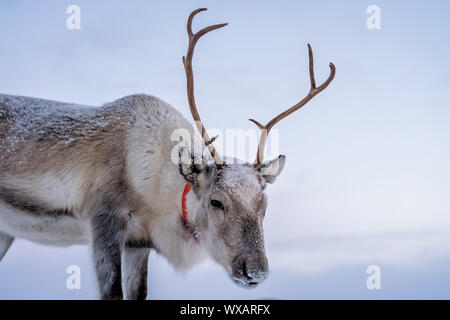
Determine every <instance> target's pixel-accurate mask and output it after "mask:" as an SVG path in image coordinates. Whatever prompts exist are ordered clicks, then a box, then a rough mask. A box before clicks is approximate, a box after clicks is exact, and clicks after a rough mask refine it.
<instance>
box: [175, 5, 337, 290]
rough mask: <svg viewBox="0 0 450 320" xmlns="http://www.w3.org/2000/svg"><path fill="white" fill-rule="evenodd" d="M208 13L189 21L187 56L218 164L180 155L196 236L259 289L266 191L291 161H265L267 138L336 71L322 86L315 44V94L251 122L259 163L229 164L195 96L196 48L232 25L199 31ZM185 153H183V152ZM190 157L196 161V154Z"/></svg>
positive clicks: (236, 276)
mask: <svg viewBox="0 0 450 320" xmlns="http://www.w3.org/2000/svg"><path fill="white" fill-rule="evenodd" d="M204 10H206V9H204V8H203V9H197V10H195V11H193V12H192V13H191V14H190V16H189V18H188V23H187V32H188V36H189V46H188V51H187V54H186V56H185V57H183V64H184V68H185V71H186V79H187V95H188V101H189V106H190V110H191V113H192V116H193V118H194V121H195V125H196V127H197V129H198V131H199V132H200V134H201V136H202V137H203V140H204V145H205V146H206V147H207V149H208V151H209V154H210V155H211V157H212V160H214V164H213V165H212V166H211V165H207V164H205V162H202V161H191V162H186V161H183V160H182V158H183V157H180V159H181V161H180V171H181V173H182V174H183V176H184V177H185V179H186V180H187V181H188V182H189V183H190V184H191V185H192V186H193V188H194V192H195V194H196V196H197V198H198V199H199V203H200V205H199V206H198V208H199V209H198V210H197V212H196V214H195V221H193V226H191V227H192V228H194V229H195V230H194V233H197V234H198V235H199V241H201V242H202V244H203V245H204V246H205V247H206V248H207V250H208V252H209V253H210V255H211V256H212V258H213V259H214V260H215V261H216V262H218V263H219V264H220V265H222V266H223V267H224V268H225V269H226V270H227V271H228V273H229V275H230V277H231V278H232V279H233V280H234V281H235V282H236V283H237V284H240V285H242V286H245V287H253V286H256V285H257V284H258V283H260V282H261V281H263V280H264V279H265V278H266V277H267V274H268V262H267V258H266V254H265V249H264V238H263V226H262V225H263V219H264V215H265V211H266V207H267V196H266V194H265V193H264V189H265V187H266V185H267V183H273V182H274V181H275V179H276V177H277V176H278V175H279V174H280V173H281V171H282V170H283V167H284V163H285V156H279V157H278V158H276V159H274V160H272V161H269V162H266V163H264V162H263V155H264V147H265V144H266V140H267V136H268V134H269V131H270V129H271V128H272V127H273V126H274V125H275V124H276V123H277V122H279V121H280V120H281V119H283V118H285V117H287V116H288V115H290V114H291V113H293V112H295V111H296V110H298V109H299V108H301V107H302V106H304V105H305V104H306V103H307V102H308V101H309V100H311V99H312V98H313V97H314V96H315V95H317V94H318V93H319V92H321V91H322V90H324V89H325V88H326V87H327V86H328V85H329V84H330V83H331V81H332V80H333V78H334V75H335V72H336V70H335V67H334V65H333V64H332V63H330V69H331V73H330V76H329V77H328V79H327V80H326V81H325V82H324V83H323V84H322V85H320V86H319V87H316V82H315V78H314V66H313V55H312V50H311V46H310V45H309V44H308V53H309V73H310V83H311V89H310V91H309V93H308V94H307V95H306V96H305V98H303V99H302V100H301V101H300V102H298V103H297V104H296V105H294V106H292V107H291V108H289V109H287V110H286V111H284V112H282V113H280V114H279V115H278V116H276V117H275V118H273V119H272V120H271V121H269V122H268V123H267V124H266V125H262V124H261V123H259V122H258V121H256V120H253V119H250V121H252V122H253V123H255V124H256V125H257V126H258V128H259V129H260V130H261V134H260V141H259V145H258V151H257V156H256V160H255V162H254V163H253V164H242V163H241V164H239V163H237V161H236V160H235V159H230V160H229V159H227V161H226V162H224V161H223V160H222V158H221V157H220V155H219V154H218V153H217V152H216V150H215V148H214V146H213V143H212V142H213V141H214V139H215V138H212V139H211V138H210V137H209V136H208V133H207V132H206V129H205V127H204V126H203V123H202V121H201V119H200V115H199V113H198V111H197V107H196V103H195V97H194V75H193V70H192V57H193V53H194V48H195V45H196V43H197V41H198V40H199V39H200V37H202V36H203V35H204V34H206V33H208V32H210V31H212V30H215V29H218V28H222V27H224V26H226V25H227V24H226V23H225V24H218V25H213V26H209V27H206V28H204V29H202V30H200V31H198V32H197V33H193V32H192V21H193V18H194V16H195V15H196V14H197V13H199V12H201V11H204ZM180 155H183V154H182V153H180ZM189 157H191V160H192V159H193V156H192V155H191V154H189ZM184 159H186V158H184Z"/></svg>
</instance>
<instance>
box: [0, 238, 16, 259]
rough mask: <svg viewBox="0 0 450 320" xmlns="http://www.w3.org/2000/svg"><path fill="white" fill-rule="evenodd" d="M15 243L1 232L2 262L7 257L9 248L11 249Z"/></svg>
mask: <svg viewBox="0 0 450 320" xmlns="http://www.w3.org/2000/svg"><path fill="white" fill-rule="evenodd" d="M13 241H14V238H13V237H11V236H8V235H7V234H4V233H1V232H0V261H1V260H2V258H3V257H4V256H5V254H6V252H7V251H8V249H9V247H11V244H12V243H13Z"/></svg>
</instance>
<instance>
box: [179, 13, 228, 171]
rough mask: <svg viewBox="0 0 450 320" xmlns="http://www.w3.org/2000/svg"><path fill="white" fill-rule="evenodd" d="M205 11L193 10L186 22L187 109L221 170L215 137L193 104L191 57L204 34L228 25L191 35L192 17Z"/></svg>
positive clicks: (213, 26) (218, 25) (222, 163)
mask: <svg viewBox="0 0 450 320" xmlns="http://www.w3.org/2000/svg"><path fill="white" fill-rule="evenodd" d="M205 10H207V9H206V8H200V9H197V10H194V11H192V12H191V14H190V15H189V18H188V21H187V33H188V36H189V45H188V50H187V53H186V56H183V65H184V69H185V72H186V82H187V96H188V101H189V107H190V109H191V114H192V117H193V118H194V121H195V125H196V127H197V129H198V131H199V132H200V134H201V135H202V137H203V140H204V141H205V145H206V147H207V148H208V150H209V153H210V154H211V156H212V157H213V159H214V162H215V164H216V166H217V168H218V169H221V168H222V167H223V166H224V165H225V163H224V162H223V160H222V158H221V157H220V155H219V153H218V152H216V150H215V148H214V145H213V144H212V143H213V142H214V140H215V139H216V137H214V138H213V139H211V138H210V137H209V135H208V133H207V132H206V129H205V127H204V126H203V123H202V120H201V119H200V114H199V113H198V110H197V106H196V103H195V96H194V72H193V70H192V57H193V55H194V48H195V45H196V44H197V41H198V40H199V39H200V38H201V37H202V36H203V35H205V34H206V33H208V32H210V31H213V30H216V29H219V28H222V27H225V26H226V25H227V24H228V23H222V24H215V25H212V26H209V27H206V28H203V29H201V30H200V31H198V32H196V33H193V32H192V21H193V20H194V17H195V15H196V14H197V13H199V12H201V11H205Z"/></svg>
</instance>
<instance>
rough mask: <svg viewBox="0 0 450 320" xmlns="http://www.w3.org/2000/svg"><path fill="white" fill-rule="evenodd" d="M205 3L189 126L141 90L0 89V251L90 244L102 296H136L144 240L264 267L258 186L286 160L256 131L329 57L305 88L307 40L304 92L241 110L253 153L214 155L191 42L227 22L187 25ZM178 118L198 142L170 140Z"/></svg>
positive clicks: (181, 261) (245, 281)
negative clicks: (259, 110) (95, 100)
mask: <svg viewBox="0 0 450 320" xmlns="http://www.w3.org/2000/svg"><path fill="white" fill-rule="evenodd" d="M204 10H206V9H203V8H202V9H197V10H195V11H193V12H192V13H191V14H190V16H189V18H188V21H187V33H188V37H189V45H188V50H187V54H186V56H185V57H183V65H184V68H185V72H186V79H187V97H188V101H189V106H190V111H191V113H192V116H193V119H194V120H195V126H196V128H197V131H198V132H197V131H196V130H194V127H193V126H192V125H191V124H190V123H189V121H187V120H186V119H184V118H183V117H182V115H181V114H180V113H179V112H178V111H177V110H176V109H174V108H173V107H171V106H170V105H168V104H167V103H165V102H164V101H162V100H160V99H158V98H156V97H153V96H149V95H144V94H137V95H131V96H127V97H124V98H121V99H119V100H117V101H114V102H112V103H109V104H106V105H103V106H101V107H87V106H79V105H74V104H69V103H62V102H56V101H48V100H43V99H37V98H30V97H21V96H12V95H0V158H1V162H0V259H1V258H2V257H3V256H4V255H5V253H6V252H7V250H8V248H9V247H10V246H11V244H12V243H13V241H14V239H15V238H23V239H27V240H30V241H33V242H37V243H41V244H46V245H56V246H69V245H73V244H89V245H90V246H91V248H92V253H93V260H94V265H95V270H96V275H97V279H98V284H99V293H100V297H101V298H102V299H122V298H126V299H145V298H146V296H147V265H148V255H149V252H150V250H152V249H153V250H155V251H156V252H158V253H160V254H161V255H163V256H164V257H166V258H167V260H168V261H169V262H170V263H171V264H172V265H173V266H174V267H175V268H176V269H179V270H185V269H188V268H190V267H192V266H193V265H195V264H196V263H198V262H199V261H201V260H202V259H203V258H204V257H205V256H208V255H209V256H210V257H212V259H213V260H215V261H216V262H217V263H218V264H219V265H221V266H222V267H223V268H224V269H225V270H226V271H227V273H228V275H229V276H230V278H231V279H232V280H233V281H234V282H235V283H237V284H238V285H241V286H243V287H254V286H256V285H258V284H259V283H261V282H262V281H263V280H264V279H265V278H266V277H267V275H268V262H267V258H266V254H265V249H264V238H263V218H264V215H265V211H266V206H267V196H266V194H265V192H264V190H265V188H266V185H267V184H270V183H273V182H274V181H275V180H276V177H277V176H278V175H279V174H280V173H281V171H282V170H283V167H284V164H285V159H286V158H285V156H283V155H281V156H279V157H277V158H276V159H274V160H272V161H267V162H263V160H264V159H263V154H264V147H265V144H266V140H267V136H268V134H269V131H270V130H271V128H272V127H273V126H274V125H275V124H276V123H278V122H279V121H280V120H282V119H283V118H285V117H287V116H289V115H290V114H292V113H293V112H295V111H296V110H298V109H300V108H301V107H302V106H304V105H305V104H306V103H307V102H308V101H310V100H311V99H312V98H313V97H314V96H315V95H317V94H318V93H319V92H321V91H323V90H324V89H325V88H326V87H327V86H328V85H329V84H330V83H331V81H332V80H333V78H334V75H335V67H334V65H333V64H332V63H330V68H331V72H330V75H329V77H328V79H327V80H326V81H325V82H324V83H323V84H322V85H320V86H316V82H315V78H314V69H313V54H312V50H311V46H310V45H309V44H308V52H309V76H310V83H311V89H310V91H309V93H308V94H307V95H306V96H305V97H304V98H303V99H302V100H301V101H300V102H298V103H297V104H296V105H294V106H292V107H291V108H289V109H287V110H286V111H284V112H282V113H281V114H279V115H277V116H276V117H275V118H273V119H272V120H270V121H269V122H268V123H267V124H266V125H262V124H261V123H260V122H258V121H256V120H253V119H251V121H252V122H253V123H255V124H256V125H257V126H258V128H259V129H260V141H259V145H258V150H257V156H256V160H255V162H254V163H242V162H240V163H239V162H238V161H237V160H236V159H233V158H225V161H224V160H223V159H222V158H221V157H220V155H219V153H218V152H217V151H216V150H215V148H214V144H213V141H214V139H215V138H210V137H209V136H208V134H207V132H206V130H205V127H204V125H203V122H202V121H201V119H200V115H199V113H198V110H197V107H196V103H195V97H194V75H193V70H192V58H193V54H194V48H195V45H196V43H197V41H198V40H199V39H200V38H201V37H202V36H203V35H205V34H206V33H208V32H210V31H212V30H215V29H219V28H222V27H224V26H225V25H226V24H225V23H224V24H218V25H213V26H209V27H206V28H204V29H202V30H200V31H198V32H197V33H193V32H192V21H193V19H194V16H195V15H196V14H197V13H199V12H201V11H204ZM180 128H181V129H184V130H187V132H189V133H190V134H191V135H192V137H195V135H196V136H197V137H199V138H200V140H201V141H202V148H203V150H204V151H205V152H202V153H201V154H198V152H197V153H196V152H194V151H193V149H192V145H191V146H189V143H188V142H192V141H184V142H185V144H183V145H182V144H181V143H180V139H181V138H180V139H178V140H176V139H175V140H174V139H173V132H174V131H175V130H177V129H180ZM174 150H175V152H174ZM174 154H175V159H176V161H172V159H173V158H174V156H173V155H174ZM122 287H123V290H122Z"/></svg>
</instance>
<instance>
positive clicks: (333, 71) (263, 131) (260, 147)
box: [249, 43, 336, 169]
mask: <svg viewBox="0 0 450 320" xmlns="http://www.w3.org/2000/svg"><path fill="white" fill-rule="evenodd" d="M308 54H309V79H310V82H311V89H310V90H309V92H308V94H307V95H306V97H304V98H303V99H302V100H301V101H300V102H299V103H297V104H296V105H294V106H292V107H291V108H289V109H287V110H286V111H284V112H282V113H280V114H279V115H277V116H276V117H275V118H273V119H272V120H270V121H269V122H268V123H267V124H266V125H265V126H263V125H262V124H261V123H259V122H258V121H256V120H254V119H249V120H250V121H251V122H253V123H254V124H256V125H257V126H258V128H259V129H260V130H261V134H260V138H259V144H258V151H257V153H256V160H255V168H256V169H258V168H259V167H260V166H261V164H262V161H263V158H264V148H265V146H266V141H267V136H268V135H269V131H270V129H272V127H273V126H274V125H275V124H276V123H277V122H278V121H280V120H281V119H284V118H286V117H287V116H289V115H290V114H291V113H293V112H295V111H297V110H298V109H300V108H301V107H303V106H304V105H305V104H307V103H308V102H309V100H311V99H312V98H313V97H314V96H315V95H317V94H318V93H319V92H321V91H322V90H324V89H325V88H326V87H328V85H329V84H330V83H331V81H333V78H334V75H335V74H336V67H335V66H334V64H333V63H332V62H330V69H331V70H330V75H329V76H328V79H327V80H325V82H324V83H322V84H321V85H320V86H319V87H316V79H315V78H314V61H313V53H312V49H311V45H310V44H309V43H308Z"/></svg>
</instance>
